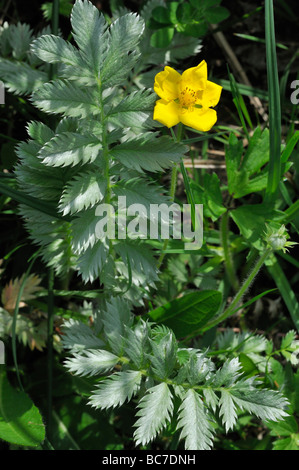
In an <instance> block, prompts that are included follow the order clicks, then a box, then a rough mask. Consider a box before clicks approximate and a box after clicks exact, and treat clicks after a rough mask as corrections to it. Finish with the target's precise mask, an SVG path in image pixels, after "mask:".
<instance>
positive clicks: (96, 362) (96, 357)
mask: <svg viewBox="0 0 299 470" xmlns="http://www.w3.org/2000/svg"><path fill="white" fill-rule="evenodd" d="M117 363H118V357H117V356H115V354H112V353H111V352H109V351H106V350H104V349H96V350H85V351H83V352H82V353H75V354H74V355H73V356H72V357H71V358H68V359H67V360H66V361H65V362H64V365H65V367H66V368H67V369H68V370H69V372H73V373H74V374H77V375H81V376H84V375H88V376H92V375H96V374H105V373H107V372H108V371H110V370H111V369H113V367H114V366H115V365H116V364H117Z"/></svg>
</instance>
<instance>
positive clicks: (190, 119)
mask: <svg viewBox="0 0 299 470" xmlns="http://www.w3.org/2000/svg"><path fill="white" fill-rule="evenodd" d="M180 121H181V122H182V123H183V124H185V126H188V127H192V129H196V130H198V131H202V132H207V131H209V130H210V129H211V128H212V127H213V126H214V124H215V122H216V121H217V113H216V111H214V109H203V108H201V109H199V108H193V109H191V108H190V109H187V110H186V111H185V112H183V113H181V114H180Z"/></svg>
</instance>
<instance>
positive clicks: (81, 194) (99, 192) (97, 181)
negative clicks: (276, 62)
mask: <svg viewBox="0 0 299 470" xmlns="http://www.w3.org/2000/svg"><path fill="white" fill-rule="evenodd" d="M106 187H107V181H106V179H105V178H104V176H102V175H99V174H95V173H83V174H81V175H78V176H76V177H75V178H73V179H72V181H71V182H70V183H69V184H68V185H67V186H66V187H65V189H64V191H63V194H62V196H61V198H60V201H59V206H58V207H59V210H60V211H61V212H62V213H63V215H66V214H74V213H75V212H79V211H82V210H85V209H88V208H89V207H90V206H94V205H95V204H97V203H98V202H100V201H102V199H103V198H104V196H105V192H106Z"/></svg>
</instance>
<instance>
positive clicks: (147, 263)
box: [114, 240, 158, 282]
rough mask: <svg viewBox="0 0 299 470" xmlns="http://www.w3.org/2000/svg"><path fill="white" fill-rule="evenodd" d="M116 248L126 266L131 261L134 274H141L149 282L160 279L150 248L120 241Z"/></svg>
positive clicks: (127, 241) (133, 242)
mask: <svg viewBox="0 0 299 470" xmlns="http://www.w3.org/2000/svg"><path fill="white" fill-rule="evenodd" d="M114 247H115V251H116V252H117V253H118V254H119V255H120V256H121V257H122V259H123V262H124V263H125V264H127V262H128V259H129V260H130V265H131V269H132V271H133V272H135V273H141V275H143V276H145V277H146V278H147V281H148V282H153V281H156V280H157V279H158V275H157V272H158V271H157V267H156V261H155V258H154V256H153V253H152V251H151V249H150V248H149V247H147V248H146V249H145V247H144V245H142V244H139V243H137V242H136V241H131V240H124V241H121V240H119V241H118V243H116V244H115V245H114Z"/></svg>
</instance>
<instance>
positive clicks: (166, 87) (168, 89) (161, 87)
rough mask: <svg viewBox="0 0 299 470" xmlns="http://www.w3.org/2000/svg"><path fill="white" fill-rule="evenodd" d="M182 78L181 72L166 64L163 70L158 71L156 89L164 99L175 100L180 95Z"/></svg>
mask: <svg viewBox="0 0 299 470" xmlns="http://www.w3.org/2000/svg"><path fill="white" fill-rule="evenodd" d="M181 79H182V77H181V75H180V74H179V72H177V71H176V70H174V69H173V68H172V67H168V66H166V67H165V68H164V70H163V72H159V73H157V75H156V77H155V84H154V90H155V92H156V93H157V95H158V96H160V98H162V99H163V100H166V101H171V100H175V99H176V98H177V97H178V83H179V82H180V81H181Z"/></svg>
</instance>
